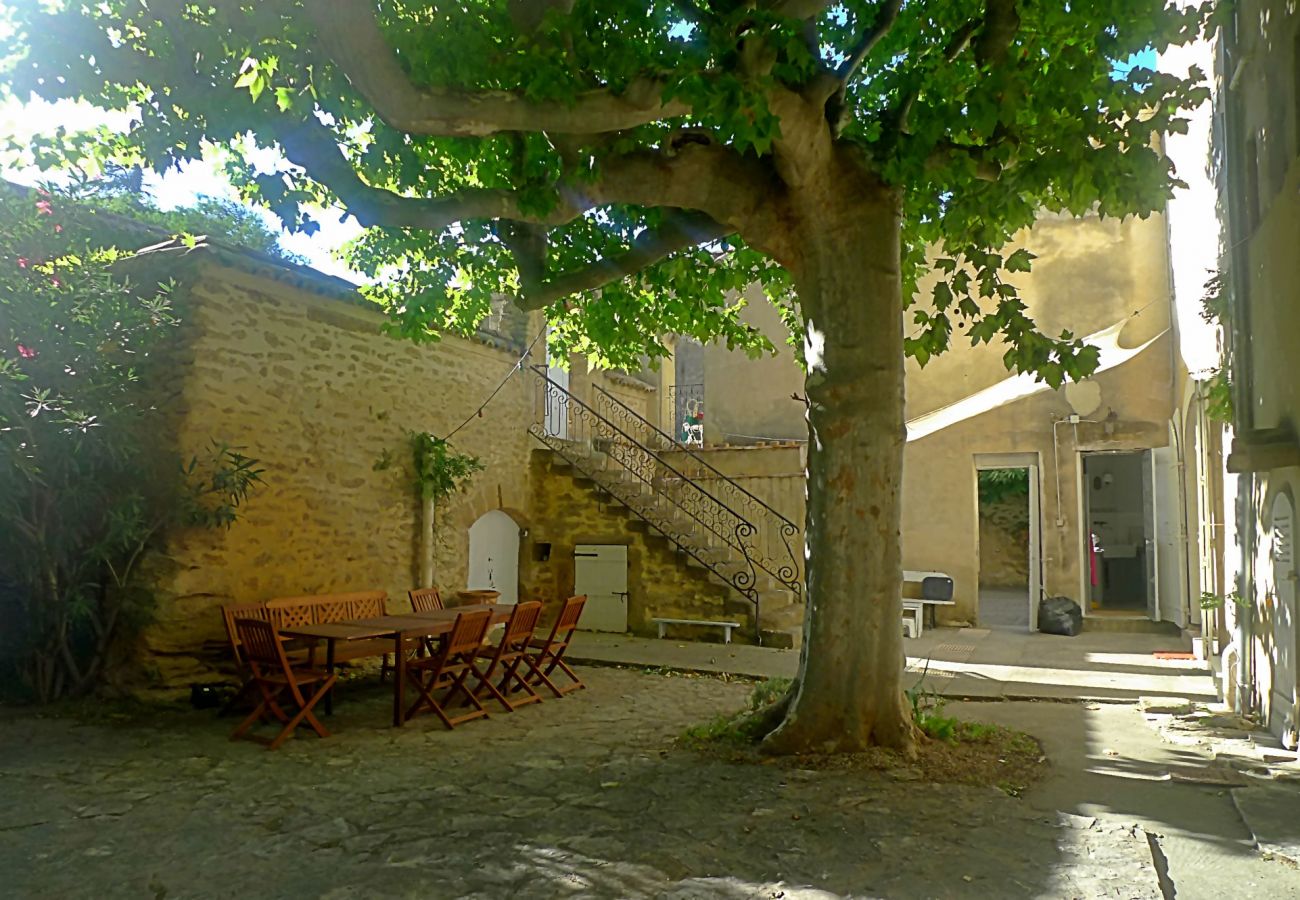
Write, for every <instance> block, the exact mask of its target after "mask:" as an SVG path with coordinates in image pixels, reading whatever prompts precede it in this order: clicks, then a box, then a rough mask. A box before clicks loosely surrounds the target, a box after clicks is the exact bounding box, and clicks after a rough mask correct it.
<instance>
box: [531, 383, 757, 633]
mask: <svg viewBox="0 0 1300 900" xmlns="http://www.w3.org/2000/svg"><path fill="white" fill-rule="evenodd" d="M533 372H534V373H535V375H536V377H537V409H536V412H537V415H536V416H535V417H534V422H533V423H532V424H531V425H530V426H529V432H530V433H531V434H532V435H533V436H534V437H535V438H537V440H539V441H540V442H541V443H542V444H544V445H545V446H546V447H549V448H550V449H551V450H553V451H554V452H555V453H556V454H558V455H559V456H560V457H561V458H563V459H564V460H565V461H566V462H568V463H569V465H571V466H573V467H574V468H575V469H577V470H578V471H580V472H582V473H583V474H584V475H586V476H587V477H588V478H590V479H592V481H594V482H595V483H596V484H598V485H600V488H601V489H602V490H603V491H605V492H606V493H607V494H609V495H610V496H611V497H613V498H614V499H615V500H617V501H618V502H619V503H620V504H622V505H623V506H625V507H627V508H628V509H629V510H631V511H632V512H633V513H634V514H636V515H637V516H638V517H640V518H641V519H643V520H644V521H645V522H647V523H648V524H649V525H650V526H651V527H653V528H654V529H655V530H656V531H658V532H659V533H660V534H662V535H663V536H664V537H665V538H667V539H668V540H669V541H670V542H672V544H673V545H674V546H676V547H677V549H679V550H681V551H682V552H683V553H685V554H687V555H688V556H690V557H691V558H692V559H694V560H695V561H696V562H698V563H699V564H700V565H701V566H703V567H704V568H706V569H708V570H709V571H710V572H712V573H713V574H714V575H715V576H717V577H718V579H719V580H721V581H722V582H723V583H725V584H727V585H729V586H730V587H732V588H734V589H735V590H736V592H737V593H739V594H740V595H741V596H742V597H744V598H745V599H746V600H748V601H749V602H750V603H751V604H753V607H754V632H755V637H756V638H761V630H760V624H759V594H758V585H757V582H758V567H757V564H756V563H755V561H754V560H753V559H752V558H751V557H750V555H749V552H750V548H751V547H752V546H754V540H753V537H754V533H755V531H756V529H755V527H754V525H753V524H752V523H751V522H750V521H748V520H747V519H746V518H745V517H744V516H743V515H741V514H740V513H739V512H737V511H736V510H734V509H732V508H731V507H730V506H728V505H727V504H726V503H723V502H722V501H720V500H718V499H717V498H716V497H714V496H713V495H712V494H710V493H709V492H708V491H707V490H705V488H704V487H703V486H701V485H700V484H699V483H697V482H695V481H694V480H692V479H691V478H689V477H688V476H687V475H686V473H685V472H683V471H681V470H680V469H679V468H678V467H677V466H675V465H674V464H673V462H672V461H671V460H670V459H667V458H664V457H661V456H660V455H659V454H656V453H655V452H654V451H653V450H651V449H650V448H649V447H647V446H645V445H644V444H642V443H641V442H640V441H638V440H637V439H636V438H635V437H634V436H633V435H632V434H631V433H629V432H628V430H627V429H625V428H623V427H621V426H620V424H619V423H617V422H615V421H612V420H611V419H610V418H608V417H607V416H605V415H602V414H601V413H600V412H598V411H597V410H596V409H594V408H593V407H592V406H590V405H589V404H587V403H584V402H583V401H582V400H581V399H580V398H578V397H576V396H574V395H573V394H571V393H569V391H568V390H566V389H565V388H564V387H562V386H561V385H559V384H557V383H556V382H555V381H553V380H551V378H549V377H548V376H547V374H546V370H545V369H543V368H542V367H540V366H536V367H534V368H533ZM606 396H608V395H606ZM629 412H630V410H629ZM634 415H635V414H634ZM643 421H644V420H643Z"/></svg>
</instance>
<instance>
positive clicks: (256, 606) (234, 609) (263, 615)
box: [221, 603, 271, 669]
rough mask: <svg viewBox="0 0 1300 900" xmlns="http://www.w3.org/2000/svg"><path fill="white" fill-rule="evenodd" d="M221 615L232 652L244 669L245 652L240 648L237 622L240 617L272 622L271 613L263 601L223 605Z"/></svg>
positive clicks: (237, 663) (238, 664)
mask: <svg viewBox="0 0 1300 900" xmlns="http://www.w3.org/2000/svg"><path fill="white" fill-rule="evenodd" d="M221 617H222V618H223V619H224V620H225V622H226V638H227V639H228V640H229V641H230V652H231V654H233V655H234V657H235V664H236V665H237V666H239V667H240V668H241V669H242V668H244V666H245V661H244V654H243V651H242V650H241V649H240V639H239V630H238V629H237V628H236V627H235V622H236V621H237V620H239V619H256V620H257V621H259V622H270V621H271V613H270V611H269V610H267V608H266V605H265V604H262V603H235V604H231V605H230V606H223V607H221Z"/></svg>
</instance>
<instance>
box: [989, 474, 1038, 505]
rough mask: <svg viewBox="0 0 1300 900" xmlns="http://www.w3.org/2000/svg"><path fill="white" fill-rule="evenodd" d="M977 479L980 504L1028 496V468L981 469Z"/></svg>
mask: <svg viewBox="0 0 1300 900" xmlns="http://www.w3.org/2000/svg"><path fill="white" fill-rule="evenodd" d="M978 480H979V498H980V505H981V506H986V505H990V504H994V503H1001V502H1002V501H1003V500H1008V499H1011V498H1014V497H1018V496H1022V495H1023V496H1025V497H1028V496H1029V470H1028V469H982V470H980V472H979V473H978Z"/></svg>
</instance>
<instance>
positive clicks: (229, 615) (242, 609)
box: [217, 603, 307, 716]
mask: <svg viewBox="0 0 1300 900" xmlns="http://www.w3.org/2000/svg"><path fill="white" fill-rule="evenodd" d="M221 618H222V619H223V620H224V621H225V624H226V639H227V640H228V641H229V642H230V655H231V657H233V658H234V660H235V670H236V672H237V673H238V675H239V681H240V685H239V690H237V691H236V692H235V694H234V696H232V697H231V698H230V699H229V700H227V701H226V704H225V705H224V706H222V707H221V710H220V712H218V713H217V715H219V716H228V715H230V714H231V713H232V712H234V711H235V710H236V709H238V708H239V707H241V706H242V705H243V703H244V701H245V700H246V699H248V698H249V697H251V696H252V694H253V693H254V688H255V683H254V681H253V678H252V676H251V674H250V673H249V669H248V660H247V659H245V657H244V650H243V647H242V646H241V645H240V641H239V632H238V631H237V630H236V629H235V621H236V620H237V619H257V620H258V621H259V622H270V621H271V610H269V609H267V608H266V605H265V604H262V603H236V604H230V605H228V606H223V607H221ZM288 656H289V659H290V660H291V661H293V662H302V661H303V660H305V659H306V658H307V654H306V651H303V650H296V651H291V652H290V653H289V654H288Z"/></svg>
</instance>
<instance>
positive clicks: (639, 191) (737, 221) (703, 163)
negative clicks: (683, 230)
mask: <svg viewBox="0 0 1300 900" xmlns="http://www.w3.org/2000/svg"><path fill="white" fill-rule="evenodd" d="M276 136H277V137H278V139H279V141H280V145H281V147H282V149H283V150H284V154H285V156H286V157H287V158H288V159H289V161H290V162H292V163H293V164H294V165H297V166H300V167H301V168H303V169H305V170H306V172H307V175H308V176H309V177H310V178H312V179H313V180H315V181H316V182H318V183H319V184H321V185H323V186H324V187H326V188H328V189H329V190H330V191H332V192H333V193H334V194H335V196H336V197H337V198H338V199H339V201H340V202H341V203H342V204H343V206H344V207H345V208H346V209H347V211H348V212H349V213H350V214H352V215H354V216H356V218H357V220H358V221H359V222H360V223H361V224H362V225H364V226H366V227H372V226H386V227H395V228H418V229H422V230H429V231H441V230H443V229H445V228H447V227H449V226H450V225H452V224H454V223H455V222H459V221H461V220H463V219H489V220H495V221H505V222H513V223H516V224H518V223H528V224H532V225H540V226H546V227H555V226H558V225H563V224H565V223H567V222H571V221H573V220H574V219H576V218H577V217H578V216H580V215H582V214H583V213H585V212H587V211H589V210H592V209H594V208H596V207H598V206H602V205H607V204H614V203H618V204H626V205H629V206H642V207H647V208H655V207H660V208H671V209H692V210H699V211H701V212H703V213H704V214H706V215H707V216H709V217H710V218H711V219H712V220H713V221H714V222H716V223H719V224H720V225H721V226H725V227H726V230H725V231H724V232H723V234H731V233H734V232H740V233H741V234H743V235H744V236H745V238H746V240H747V241H749V242H750V243H751V244H752V245H754V246H757V247H761V248H763V249H765V250H767V251H768V252H771V253H772V254H773V255H775V256H777V257H778V258H780V256H781V255H782V254H784V253H788V249H789V248H786V247H784V246H783V245H781V244H779V243H775V240H776V238H775V237H774V236H779V235H781V234H783V233H784V229H783V227H782V225H781V216H782V215H783V205H782V202H783V198H782V195H781V192H780V185H779V182H778V180H777V179H776V178H775V176H774V175H773V174H772V172H771V171H770V169H769V167H768V166H767V164H766V163H764V162H763V161H761V160H757V159H753V158H749V157H743V156H741V155H740V154H738V153H736V152H735V151H734V150H732V149H731V148H729V147H724V146H718V145H705V144H695V143H690V144H686V145H684V146H681V147H678V148H675V149H673V150H672V151H671V152H669V151H660V152H655V151H648V150H643V151H638V152H634V153H628V154H623V155H616V156H610V157H608V158H598V159H597V163H598V165H597V177H596V178H595V179H594V180H585V179H575V180H562V181H560V182H559V183H558V184H557V185H556V191H557V193H558V195H559V199H558V202H557V203H556V204H555V205H554V206H553V207H552V208H551V209H550V210H549V211H547V212H544V213H538V212H534V211H531V210H526V209H525V208H523V207H522V206H521V205H520V202H519V197H518V195H517V194H516V193H514V192H513V191H509V190H495V189H490V188H469V189H465V190H461V191H457V192H455V193H453V194H451V195H449V196H446V197H433V198H429V197H408V196H404V195H402V194H398V193H396V192H395V191H391V190H389V189H387V188H381V187H376V186H374V185H371V184H367V183H366V182H365V181H363V180H362V179H361V178H360V177H359V176H358V175H357V173H356V171H355V170H354V169H353V168H352V164H351V162H350V161H349V160H348V158H347V156H346V155H344V153H343V150H342V149H341V148H340V147H339V145H338V142H337V140H336V138H335V136H334V134H333V132H331V131H330V129H328V128H327V127H325V126H324V125H322V124H320V123H319V122H318V121H317V120H315V119H310V120H305V121H301V122H298V123H294V124H286V125H281V126H279V127H278V128H277V130H276Z"/></svg>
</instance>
